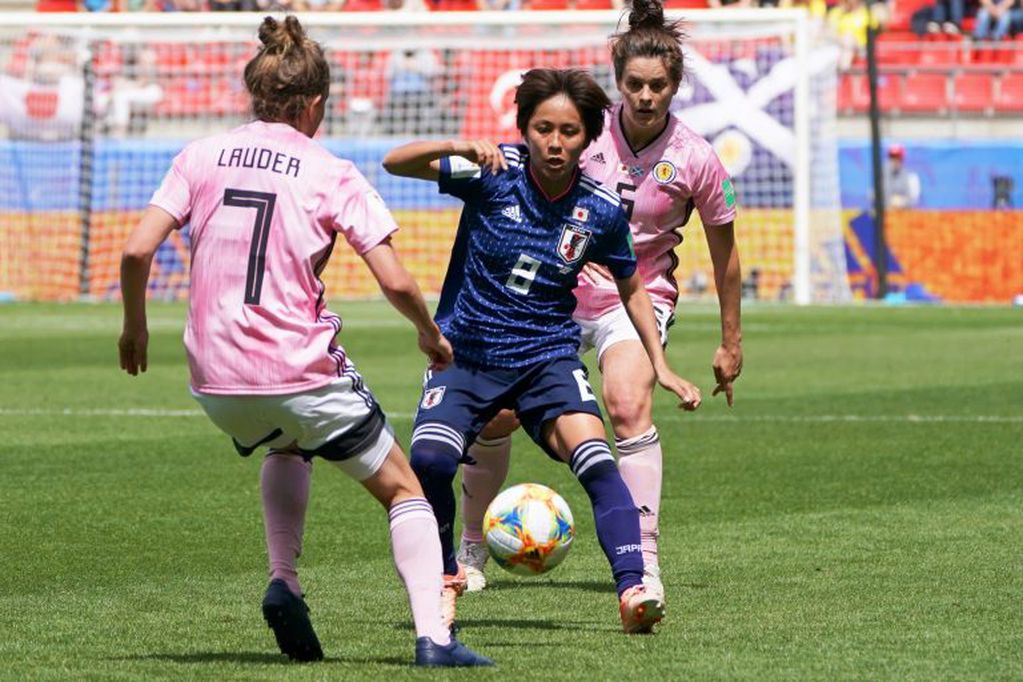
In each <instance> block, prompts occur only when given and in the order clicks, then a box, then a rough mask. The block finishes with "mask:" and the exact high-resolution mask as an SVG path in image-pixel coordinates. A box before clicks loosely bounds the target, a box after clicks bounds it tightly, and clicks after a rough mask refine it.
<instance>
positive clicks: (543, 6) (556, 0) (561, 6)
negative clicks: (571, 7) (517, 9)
mask: <svg viewBox="0 0 1023 682" xmlns="http://www.w3.org/2000/svg"><path fill="white" fill-rule="evenodd" d="M526 9H531V10H539V11H547V10H555V11H556V10H567V9H568V0H527V2H526Z"/></svg>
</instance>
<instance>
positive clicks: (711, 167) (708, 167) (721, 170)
mask: <svg viewBox="0 0 1023 682" xmlns="http://www.w3.org/2000/svg"><path fill="white" fill-rule="evenodd" d="M697 178H698V186H697V187H695V188H694V189H695V191H694V192H693V201H694V203H695V204H696V210H697V211H699V212H700V220H701V221H702V222H703V224H704V225H724V224H725V223H730V222H732V221H733V220H735V187H734V186H733V185H732V179H731V178H730V177H728V171H726V170H725V167H724V166H722V165H721V161H720V160H719V159H718V157H717V154H715V153H714V152H713V151H710V152H709V153H708V154H707V158H706V161H705V162H704V164H703V169H702V172H700V173H699V174H698V175H697Z"/></svg>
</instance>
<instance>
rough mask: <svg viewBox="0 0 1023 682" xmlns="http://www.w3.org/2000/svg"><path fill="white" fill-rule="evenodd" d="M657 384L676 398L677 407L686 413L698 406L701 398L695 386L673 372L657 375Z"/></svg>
mask: <svg viewBox="0 0 1023 682" xmlns="http://www.w3.org/2000/svg"><path fill="white" fill-rule="evenodd" d="M657 383H659V384H660V385H661V386H662V387H664V388H666V389H668V390H669V391H671V392H672V393H674V394H675V395H677V396H678V398H679V400H680V401H681V402H680V403H679V407H681V408H682V409H683V410H685V411H687V412H692V411H694V410H695V409H696V408H698V407H699V406H700V402H701V401H702V396H701V395H700V389H699V387H698V386H697V385H696V384H692V383H690V382H688V381H686V380H685V379H683V378H682V377H680V376H678V375H677V374H675V373H674V372H670V371H666V372H663V373H661V374H660V375H658V377H657Z"/></svg>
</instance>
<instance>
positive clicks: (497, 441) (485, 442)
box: [473, 435, 511, 448]
mask: <svg viewBox="0 0 1023 682" xmlns="http://www.w3.org/2000/svg"><path fill="white" fill-rule="evenodd" d="M510 442H511V436H510V435H509V436H500V437H498V438H479V437H477V438H476V442H475V443H473V445H480V446H482V447H485V448H496V447H498V446H499V445H504V444H505V443H510Z"/></svg>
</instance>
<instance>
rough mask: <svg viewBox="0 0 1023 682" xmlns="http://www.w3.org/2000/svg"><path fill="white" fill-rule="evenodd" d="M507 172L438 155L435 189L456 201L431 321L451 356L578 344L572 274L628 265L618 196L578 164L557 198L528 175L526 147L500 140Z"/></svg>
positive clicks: (518, 354) (497, 363)
mask: <svg viewBox="0 0 1023 682" xmlns="http://www.w3.org/2000/svg"><path fill="white" fill-rule="evenodd" d="M501 150H502V151H503V152H504V155H505V158H506V159H507V161H508V170H507V171H504V172H500V173H497V174H493V173H491V172H490V171H489V169H481V168H479V167H478V166H476V165H475V164H472V163H470V162H468V161H466V160H465V159H463V158H461V157H456V156H452V157H447V158H444V159H441V168H440V179H439V187H440V191H441V192H444V193H446V194H451V195H452V196H455V197H458V198H459V199H461V200H462V201H463V202H465V207H464V208H463V209H462V216H461V219H460V220H459V223H458V233H457V235H456V237H455V244H454V246H453V248H452V251H451V261H450V263H449V264H448V272H447V275H446V276H445V278H444V285H443V288H442V289H441V299H440V303H439V304H438V307H437V313H436V320H437V323H438V324H439V325H440V327H441V329H442V330H443V331H444V334H445V335H446V336H447V337H448V339H449V340H450V341H451V344H452V346H453V347H454V349H455V357H456V358H457V359H458V360H459V361H460V362H467V363H470V364H473V365H477V366H482V367H521V366H524V365H529V364H533V363H536V362H541V361H544V360H550V359H553V358H557V357H563V356H568V355H575V354H576V353H578V350H579V327H578V325H577V324H576V323H575V322H574V321H573V320H572V312H573V311H574V310H575V304H576V300H575V296H573V295H572V290H573V289H574V288H575V286H576V277H577V276H578V274H579V271H580V270H581V269H582V267H583V265H585V264H586V263H587V262H589V261H593V262H595V263H600V264H601V265H605V266H607V267H608V268H609V269H610V270H611V272H612V274H613V275H614V276H615V277H617V278H619V279H622V278H626V277H629V276H631V275H632V273H633V272H635V270H636V256H635V253H634V252H633V249H632V233H631V231H630V230H629V220H628V217H627V216H626V213H625V210H624V209H623V208H622V206H621V200H620V198H619V197H618V195H617V194H615V193H614V192H611V191H610V190H608V189H607V188H606V187H603V186H602V185H600V184H599V183H598V182H597V181H596V180H594V179H592V178H590V177H589V176H587V175H586V174H584V173H582V172H581V171H576V176H575V178H574V179H573V181H572V183H571V185H570V186H569V188H568V189H567V190H566V191H565V192H564V193H562V194H561V196H558V197H548V196H547V195H546V194H544V192H543V190H542V189H540V186H539V185H538V184H537V183H536V181H535V180H534V179H533V178H532V177H531V175H530V172H529V157H528V152H527V149H526V147H525V146H516V145H501Z"/></svg>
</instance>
